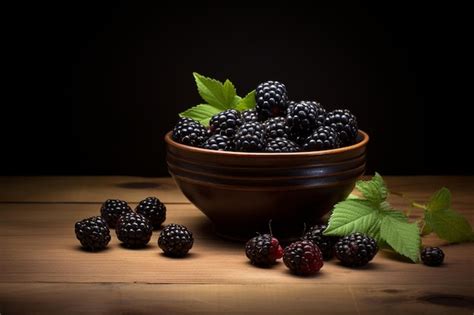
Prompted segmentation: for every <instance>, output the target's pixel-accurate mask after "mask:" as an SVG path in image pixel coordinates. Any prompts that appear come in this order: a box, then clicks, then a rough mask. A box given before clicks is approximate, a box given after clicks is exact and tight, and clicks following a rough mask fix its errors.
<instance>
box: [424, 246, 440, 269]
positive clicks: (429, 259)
mask: <svg viewBox="0 0 474 315" xmlns="http://www.w3.org/2000/svg"><path fill="white" fill-rule="evenodd" d="M421 261H423V263H424V264H425V265H427V266H433V267H434V266H439V265H441V264H442V263H443V261H444V252H443V251H442V250H441V248H439V247H425V248H423V250H422V251H421Z"/></svg>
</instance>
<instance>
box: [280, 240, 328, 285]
mask: <svg viewBox="0 0 474 315" xmlns="http://www.w3.org/2000/svg"><path fill="white" fill-rule="evenodd" d="M283 262H284V263H285V265H286V266H287V267H288V268H289V269H290V270H291V271H292V272H293V273H295V274H297V275H302V276H305V275H311V274H314V273H316V272H318V271H319V269H321V267H322V266H323V265H324V262H323V255H322V253H321V251H320V250H319V248H318V246H317V245H315V244H314V243H313V242H311V241H309V240H303V241H297V242H294V243H291V244H290V245H289V246H288V247H286V248H285V252H284V253H283Z"/></svg>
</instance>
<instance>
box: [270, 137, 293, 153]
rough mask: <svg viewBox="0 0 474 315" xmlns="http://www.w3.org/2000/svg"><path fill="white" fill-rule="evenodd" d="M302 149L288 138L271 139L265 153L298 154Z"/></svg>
mask: <svg viewBox="0 0 474 315" xmlns="http://www.w3.org/2000/svg"><path fill="white" fill-rule="evenodd" d="M298 151H300V147H299V146H298V145H297V144H296V143H294V142H293V141H291V140H289V139H286V138H276V139H270V140H269V141H268V142H267V145H266V147H265V152H298Z"/></svg>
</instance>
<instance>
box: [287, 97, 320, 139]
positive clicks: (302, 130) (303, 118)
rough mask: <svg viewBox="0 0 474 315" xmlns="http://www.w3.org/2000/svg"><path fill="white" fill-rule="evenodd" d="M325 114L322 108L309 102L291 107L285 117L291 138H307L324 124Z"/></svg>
mask: <svg viewBox="0 0 474 315" xmlns="http://www.w3.org/2000/svg"><path fill="white" fill-rule="evenodd" d="M325 113H326V112H325V110H324V109H323V108H322V107H318V106H314V105H313V104H312V103H311V102H299V103H295V104H294V105H292V106H291V107H290V109H289V110H288V114H287V116H286V121H287V125H288V127H289V128H290V133H291V136H292V137H294V138H297V137H306V136H309V135H310V134H311V133H312V132H313V131H314V130H315V129H316V128H319V127H321V126H322V125H323V124H324V118H325Z"/></svg>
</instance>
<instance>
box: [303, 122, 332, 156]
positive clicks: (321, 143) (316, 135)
mask: <svg viewBox="0 0 474 315" xmlns="http://www.w3.org/2000/svg"><path fill="white" fill-rule="evenodd" d="M340 146H341V141H340V140H339V136H338V133H337V132H336V130H334V129H333V128H331V127H329V126H321V127H319V128H318V129H316V131H314V132H313V133H312V134H311V135H310V136H308V137H307V138H306V139H305V140H304V142H303V145H302V148H303V151H320V150H329V149H336V148H339V147H340Z"/></svg>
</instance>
